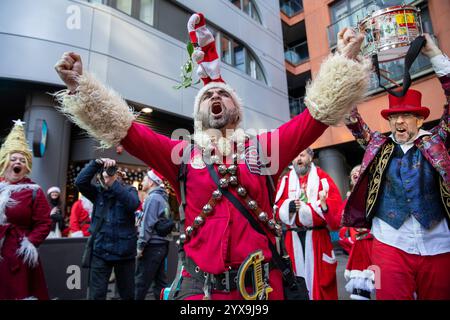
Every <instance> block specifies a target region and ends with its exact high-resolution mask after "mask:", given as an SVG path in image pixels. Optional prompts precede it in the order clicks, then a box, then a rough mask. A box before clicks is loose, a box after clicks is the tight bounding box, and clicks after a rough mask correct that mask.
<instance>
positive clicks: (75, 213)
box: [70, 196, 93, 237]
mask: <svg viewBox="0 0 450 320" xmlns="http://www.w3.org/2000/svg"><path fill="white" fill-rule="evenodd" d="M92 208H93V205H92V203H91V202H90V201H89V200H88V199H86V198H85V197H83V196H82V197H81V199H78V200H77V201H75V203H74V204H73V206H72V210H71V211H70V235H71V237H89V235H90V233H89V231H88V229H89V226H90V224H91V214H92Z"/></svg>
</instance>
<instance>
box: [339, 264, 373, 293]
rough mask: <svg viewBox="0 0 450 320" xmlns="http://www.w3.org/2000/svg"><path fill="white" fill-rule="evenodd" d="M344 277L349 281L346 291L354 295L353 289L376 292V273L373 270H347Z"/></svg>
mask: <svg viewBox="0 0 450 320" xmlns="http://www.w3.org/2000/svg"><path fill="white" fill-rule="evenodd" d="M344 277H345V279H346V280H347V281H348V283H347V284H346V285H345V290H347V292H349V293H353V289H361V290H366V291H369V292H373V291H374V290H375V285H374V283H375V273H374V272H373V271H372V270H368V269H366V270H362V271H361V270H351V271H350V270H345V272H344Z"/></svg>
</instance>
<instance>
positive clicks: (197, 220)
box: [194, 216, 205, 226]
mask: <svg viewBox="0 0 450 320" xmlns="http://www.w3.org/2000/svg"><path fill="white" fill-rule="evenodd" d="M203 222H205V219H203V217H202V216H196V217H195V219H194V225H196V226H199V225H201V224H203Z"/></svg>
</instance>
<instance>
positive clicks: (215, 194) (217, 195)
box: [212, 190, 222, 200]
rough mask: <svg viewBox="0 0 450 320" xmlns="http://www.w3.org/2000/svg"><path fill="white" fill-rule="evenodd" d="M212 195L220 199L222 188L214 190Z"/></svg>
mask: <svg viewBox="0 0 450 320" xmlns="http://www.w3.org/2000/svg"><path fill="white" fill-rule="evenodd" d="M212 197H213V199H216V200H219V199H221V198H222V192H220V190H214V192H213V193H212Z"/></svg>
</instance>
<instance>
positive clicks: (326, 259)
mask: <svg viewBox="0 0 450 320" xmlns="http://www.w3.org/2000/svg"><path fill="white" fill-rule="evenodd" d="M322 261H324V262H326V263H328V264H335V263H336V262H337V261H336V255H335V254H334V250H331V257H330V256H329V255H327V254H326V253H325V252H323V253H322Z"/></svg>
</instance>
